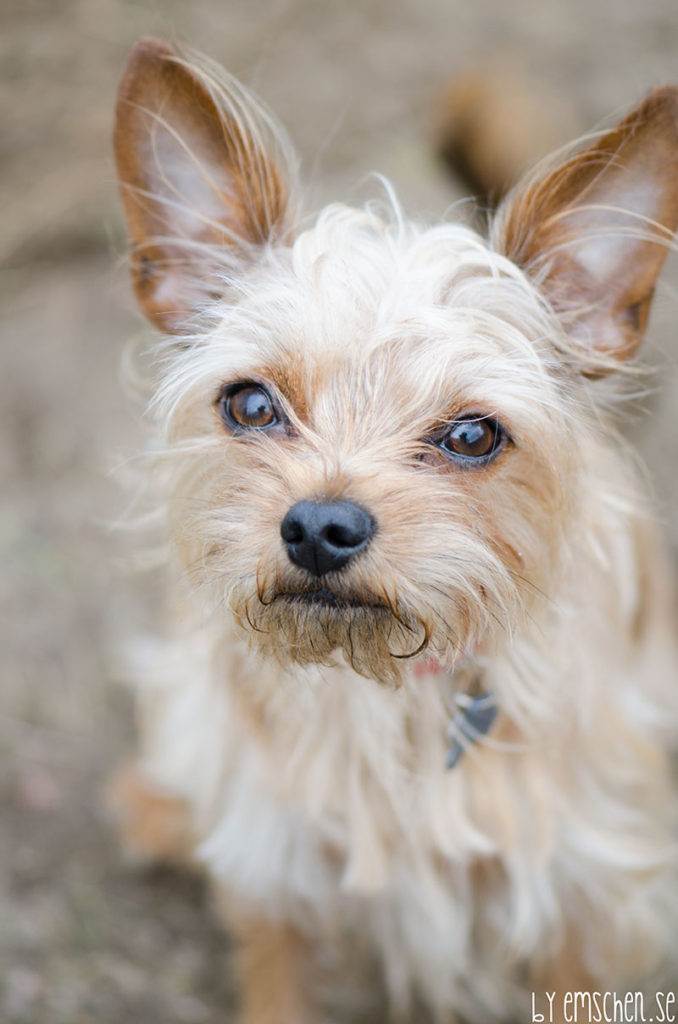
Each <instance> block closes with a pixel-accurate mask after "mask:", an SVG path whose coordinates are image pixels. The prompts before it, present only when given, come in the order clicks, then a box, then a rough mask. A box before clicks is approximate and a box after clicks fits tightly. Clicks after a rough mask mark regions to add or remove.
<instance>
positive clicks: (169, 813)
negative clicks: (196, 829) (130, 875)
mask: <svg viewBox="0 0 678 1024" xmlns="http://www.w3.org/2000/svg"><path fill="white" fill-rule="evenodd" d="M106 803H107V807H108V809H109V811H110V813H111V816H112V818H113V820H114V822H115V824H116V827H117V831H118V835H119V837H120V845H121V847H122V851H123V853H124V855H125V857H126V858H127V859H128V860H130V861H131V862H133V863H135V864H142V865H143V864H153V863H157V862H173V863H176V862H179V863H187V862H190V860H191V854H192V850H193V848H194V836H193V833H192V830H191V824H190V817H189V812H188V807H187V806H186V803H185V802H184V801H183V800H182V799H180V798H179V797H176V796H172V795H170V794H168V793H166V792H163V791H162V790H160V789H158V788H157V787H155V786H154V785H153V783H152V782H150V781H149V780H148V779H147V778H146V777H145V776H144V775H143V774H142V772H141V771H140V769H139V767H138V766H137V765H136V764H135V763H134V762H133V761H127V762H125V763H124V764H122V765H121V766H120V767H119V768H118V770H117V771H116V772H115V773H114V774H113V776H112V778H111V779H110V780H109V783H108V785H107V787H106Z"/></svg>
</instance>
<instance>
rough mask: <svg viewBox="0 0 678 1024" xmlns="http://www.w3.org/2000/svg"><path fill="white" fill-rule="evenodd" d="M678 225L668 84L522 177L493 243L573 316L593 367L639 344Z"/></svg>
mask: <svg viewBox="0 0 678 1024" xmlns="http://www.w3.org/2000/svg"><path fill="white" fill-rule="evenodd" d="M677 226H678V88H675V87H672V86H665V87H663V88H660V89H655V90H654V92H652V93H651V94H650V95H649V96H648V97H647V98H646V99H645V100H644V102H643V103H641V104H640V105H639V106H638V107H637V108H636V109H635V110H633V111H632V112H631V113H630V114H629V115H628V116H627V117H626V118H625V119H624V120H623V121H621V122H620V124H618V125H617V126H616V127H615V128H613V129H612V130H610V131H608V132H606V133H605V134H603V135H602V136H601V137H600V138H599V139H597V141H596V142H595V143H594V144H593V145H591V146H590V147H589V148H588V149H585V150H584V151H583V152H580V153H578V154H576V155H575V156H573V157H572V158H571V159H569V160H567V161H566V162H565V163H563V164H562V165H560V166H558V167H556V168H555V169H552V170H551V171H550V172H549V173H547V174H546V175H544V176H541V177H538V178H533V179H528V180H527V181H526V182H524V183H522V184H521V185H519V186H518V187H517V189H516V190H515V191H514V192H513V193H512V194H511V195H510V196H509V197H508V198H507V199H506V200H505V202H504V204H503V205H502V207H501V208H500V210H499V212H498V214H497V219H496V221H495V225H494V228H493V242H494V245H495V247H496V248H497V249H498V250H499V251H500V252H502V253H504V254H505V255H507V256H508V257H509V258H510V259H512V260H513V261H514V262H515V263H517V264H518V265H519V266H521V267H523V268H524V269H525V270H526V271H527V272H528V273H530V274H531V275H532V276H534V277H535V279H536V280H537V282H538V283H539V284H540V285H541V286H542V288H543V290H544V291H545V293H546V295H547V296H548V298H549V300H550V301H551V303H552V305H553V306H554V307H555V308H556V309H557V310H558V311H559V312H561V313H563V314H565V315H566V316H567V317H568V318H569V321H570V322H569V323H568V329H569V330H570V332H571V333H572V334H573V335H574V336H575V338H577V339H578V340H579V341H580V342H581V343H582V349H583V353H584V354H585V355H587V356H588V358H589V359H591V360H592V361H593V365H592V367H589V369H588V372H594V373H595V363H596V360H598V363H599V366H600V368H601V369H602V368H604V366H605V364H606V361H607V363H609V357H614V358H616V359H620V360H625V359H629V358H630V357H631V356H633V355H634V353H635V352H636V350H637V348H638V346H639V344H640V342H641V340H642V336H643V332H644V330H645V326H646V324H647V318H648V315H649V310H650V303H651V300H652V294H653V291H654V287H655V283H656V280H657V276H658V274H659V272H660V270H661V267H662V264H663V263H664V260H665V258H666V255H667V252H668V248H669V245H670V243H671V239H672V236H673V233H674V232H675V230H676V227H677ZM600 356H602V357H603V359H600V358H599V357H600Z"/></svg>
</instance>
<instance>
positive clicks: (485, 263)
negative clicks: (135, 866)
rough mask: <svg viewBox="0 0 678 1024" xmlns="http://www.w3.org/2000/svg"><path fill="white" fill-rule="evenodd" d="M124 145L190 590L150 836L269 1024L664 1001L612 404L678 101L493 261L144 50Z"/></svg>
mask: <svg viewBox="0 0 678 1024" xmlns="http://www.w3.org/2000/svg"><path fill="white" fill-rule="evenodd" d="M115 154H116V160H117V168H118V173H119V178H120V183H121V194H122V199H123V203H124V208H125V214H126V222H127V228H128V232H129V237H130V241H131V270H132V280H133V286H134V291H135V293H136V297H137V299H138V301H139V303H140V305H141V309H142V310H143V312H144V313H145V314H146V316H147V317H148V318H149V319H150V321H151V322H152V323H153V324H154V325H155V326H156V327H158V328H159V329H160V331H161V332H162V333H163V336H164V341H163V342H162V344H161V345H160V347H159V349H158V359H157V373H156V381H155V393H154V397H153V400H152V403H151V414H152V417H153V420H154V423H155V425H156V430H157V435H158V438H159V441H158V444H157V445H156V451H155V474H156V483H155V485H154V486H156V487H157V488H158V491H157V494H158V495H159V497H158V499H157V500H158V502H159V503H160V504H161V505H162V507H163V509H165V510H166V523H167V530H168V535H169V537H170V538H171V541H170V550H171V555H170V556H169V563H170V566H171V574H172V576H173V578H174V579H175V584H174V587H175V589H174V593H175V595H176V597H175V602H174V607H175V613H174V617H173V619H172V627H171V629H170V630H169V631H168V632H169V635H168V639H167V641H166V643H165V644H164V645H163V646H162V648H161V649H160V650H159V652H158V653H157V656H155V658H154V659H153V660H152V663H151V664H149V665H148V666H147V669H146V672H145V677H144V679H143V681H142V682H141V683H140V686H139V707H140V730H141V750H140V753H139V755H138V757H137V758H136V759H135V761H134V764H133V766H132V767H128V769H126V771H125V772H124V774H123V775H122V776H121V777H120V779H119V780H118V785H117V793H118V798H119V806H120V808H121V815H122V819H123V820H122V826H121V827H122V830H123V836H124V839H125V841H126V842H127V844H128V845H129V846H130V847H136V848H137V849H138V850H141V851H143V852H145V853H146V854H147V855H148V856H154V857H178V858H185V859H191V860H193V861H194V862H195V863H196V864H199V865H201V866H202V868H203V869H204V870H205V871H206V873H207V875H208V876H209V878H210V879H211V880H212V882H213V884H214V888H215V893H216V899H217V901H218V904H219V906H220V908H221V909H222V911H223V913H224V915H225V919H226V922H227V925H228V928H229V930H230V932H231V933H232V935H233V936H234V940H235V943H236V947H237V952H236V958H235V959H236V970H237V972H238V983H239V987H240V994H241V1009H240V1016H239V1018H238V1019H239V1020H240V1021H241V1024H319V1022H320V1021H321V1020H326V1019H328V1018H327V1017H326V1016H324V1014H326V1013H330V1014H332V1013H334V1014H339V1015H341V1014H342V1013H343V1014H344V1015H348V1017H349V1018H350V1019H353V1017H352V1016H351V1014H353V1013H357V1012H358V1010H359V1009H360V1006H361V1005H362V1004H360V1003H359V1001H357V1000H358V995H357V994H356V993H360V992H361V991H363V990H364V991H367V990H368V989H370V988H371V989H373V990H374V991H375V992H377V991H378V992H379V993H380V995H381V996H383V997H384V998H385V1004H386V1009H384V1010H383V1015H381V1016H379V1018H378V1019H391V1020H400V1021H402V1020H412V1021H417V1022H419V1021H423V1020H432V1021H435V1022H449V1021H456V1020H466V1021H470V1022H481V1021H487V1020H497V1021H502V1020H525V1019H529V1018H528V1017H527V1016H526V1015H527V1014H529V1013H530V1012H532V1018H531V1019H533V1020H535V1019H537V1020H538V1019H541V1020H543V1019H544V1016H543V1015H545V1014H546V1013H549V1014H550V1016H548V1017H547V1019H548V1020H568V1019H573V1018H572V1017H571V1016H569V1017H568V1014H567V1008H568V1003H567V1000H568V999H570V998H571V997H572V993H573V992H574V993H579V996H580V998H582V999H585V998H588V1000H589V1008H590V1006H591V1005H592V1004H591V1003H590V1000H591V999H598V998H599V997H600V996H601V994H603V995H604V996H606V995H608V994H610V993H617V994H619V993H625V992H630V993H632V994H633V992H634V991H635V990H638V991H640V992H642V991H644V989H643V986H645V988H648V986H651V985H652V984H653V979H656V978H657V977H660V976H661V972H662V971H667V970H671V969H673V967H674V965H675V947H676V937H677V935H678V931H677V928H676V925H677V923H678V886H677V885H676V810H677V806H678V805H677V800H676V790H675V787H674V781H673V777H672V753H673V750H674V747H675V739H676V725H677V723H678V704H677V701H676V689H677V688H676V682H677V681H678V675H677V674H676V648H675V638H674V626H675V612H674V605H673V603H672V602H673V598H672V589H671V588H672V585H671V579H670V573H669V570H668V567H667V566H668V563H667V558H666V555H665V554H664V553H663V550H662V543H661V540H660V538H659V536H658V531H657V529H656V528H655V526H654V524H653V521H652V515H651V514H648V512H647V509H646V505H647V488H646V487H644V486H643V484H642V482H640V481H639V478H638V473H637V469H636V468H635V464H634V459H633V456H632V455H631V454H630V453H629V450H628V447H627V445H626V443H625V442H623V441H622V440H621V439H620V436H619V434H618V432H617V426H616V423H617V420H616V409H617V408H618V406H619V404H620V400H621V399H622V398H623V396H624V395H625V394H626V392H627V391H628V382H629V381H630V382H632V384H633V382H634V381H636V380H637V370H636V369H635V365H636V364H635V362H634V357H635V355H636V352H637V350H638V348H639V345H640V342H641V339H642V337H643V334H644V331H645V327H646V324H647V320H648V314H649V309H650V303H651V300H652V295H653V291H654V289H655V284H656V281H657V278H658V275H659V272H660V270H661V268H662V265H663V263H664V259H665V256H666V253H667V251H668V250H669V248H670V246H671V243H672V237H673V233H674V231H675V229H676V226H677V224H678V89H677V88H673V87H663V88H658V89H656V90H655V91H653V92H652V93H651V94H650V95H649V96H648V97H647V98H646V99H644V100H643V102H641V103H640V105H639V106H637V107H636V108H635V109H634V110H632V111H631V113H630V114H628V116H626V117H625V118H624V119H623V120H621V122H620V123H619V124H617V125H616V126H615V127H612V128H611V129H609V130H607V131H605V132H602V133H599V134H597V135H596V136H595V137H590V138H589V140H588V142H587V143H584V144H583V146H582V147H580V148H578V149H576V148H575V149H573V150H571V151H569V152H568V153H567V154H565V155H563V154H562V153H561V155H560V157H559V158H557V159H555V160H554V161H551V162H549V163H548V164H543V165H541V166H539V167H538V168H537V170H536V171H535V172H534V173H533V174H531V175H529V176H528V177H527V178H526V179H524V180H523V181H522V182H520V183H519V184H518V185H517V186H516V187H515V188H514V189H513V191H512V192H511V193H510V194H509V195H508V197H507V198H506V199H505V200H504V201H503V203H502V204H501V205H500V206H499V208H498V210H497V212H496V215H495V216H494V218H493V221H492V223H491V225H490V227H489V230H488V232H487V235H486V236H481V235H480V234H478V233H476V232H475V231H474V230H472V229H471V228H470V227H467V226H464V225H461V224H455V223H448V222H444V223H439V224H437V225H433V226H426V225H422V224H418V223H414V222H411V221H409V220H407V219H406V218H405V216H404V215H403V213H402V211H401V209H400V208H399V206H398V203H397V200H396V199H395V197H394V195H393V193H392V192H391V191H389V192H388V196H387V199H386V200H385V201H383V202H372V203H368V204H367V205H365V206H364V207H361V208H351V207H348V206H344V205H340V204H336V205H330V206H328V207H327V208H325V209H323V210H322V211H321V212H320V214H319V215H318V216H317V217H316V218H315V219H314V220H312V221H311V220H308V219H305V220H302V213H301V206H300V189H299V185H298V182H297V173H296V160H295V157H294V153H293V151H292V149H291V147H290V145H289V142H288V140H287V138H286V136H285V134H284V133H283V132H282V130H281V129H280V128H279V126H278V125H277V123H276V121H275V120H274V118H273V117H272V116H271V115H270V114H269V113H268V112H267V111H266V110H265V109H264V108H263V107H262V105H261V104H260V103H259V102H258V101H257V100H255V99H254V98H253V97H252V96H251V95H250V94H249V93H248V92H247V91H246V90H245V89H244V88H243V87H242V86H241V85H239V84H238V83H237V82H236V81H235V80H233V79H232V78H230V77H229V76H228V75H227V74H226V73H225V72H223V71H222V70H221V69H220V68H219V67H218V66H217V65H216V64H214V63H211V62H210V61H208V60H206V59H205V58H201V57H199V56H196V55H194V54H190V53H179V52H178V51H177V50H175V49H174V48H172V47H170V46H169V45H167V44H165V43H163V42H160V41H157V40H153V39H144V40H141V41H140V42H139V43H138V44H137V46H136V48H135V49H134V51H133V53H132V55H131V57H130V60H129V63H128V66H127V68H126V70H125V72H124V76H123V78H122V82H121V85H120V91H119V96H118V104H117V119H116V128H115ZM363 975H364V977H363ZM333 979H334V980H333ZM333 986H334V987H333ZM648 990H649V989H648ZM328 1006H329V1009H328ZM332 1007H334V1009H332ZM370 1012H372V1014H373V1015H372V1017H371V1018H370V1019H372V1020H374V1019H377V1017H376V1013H377V1011H375V1010H372V1011H370ZM379 1013H380V1014H382V1011H379ZM535 1014H536V1016H535ZM540 1014H541V1015H542V1016H539V1015H540ZM332 1019H338V1018H337V1017H332ZM608 1019H609V1018H608Z"/></svg>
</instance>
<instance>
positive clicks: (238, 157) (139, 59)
mask: <svg viewBox="0 0 678 1024" xmlns="http://www.w3.org/2000/svg"><path fill="white" fill-rule="evenodd" d="M114 146H115V158H116V163H117V168H118V177H119V180H120V187H121V192H122V197H123V202H124V207H125V214H126V219H127V228H128V232H129V235H130V240H131V243H132V257H131V259H132V279H133V283H134V289H135V291H136V295H137V298H138V300H139V303H140V304H141V307H142V309H143V311H144V312H145V314H146V316H147V317H148V318H149V319H150V320H151V321H152V322H153V323H154V324H156V326H159V327H160V328H162V329H163V330H165V331H169V332H174V331H178V330H180V328H181V325H182V323H183V322H185V320H186V319H187V317H188V316H189V315H190V314H191V313H193V312H194V311H195V310H196V309H199V308H200V306H201V305H202V304H203V303H204V301H205V299H207V298H208V297H209V296H210V295H211V294H213V293H214V291H215V288H218V283H217V282H216V276H217V275H218V273H219V269H221V271H222V276H223V272H224V267H228V265H229V259H233V258H235V259H236V260H237V259H240V258H247V256H248V255H251V254H252V252H253V250H255V249H256V247H258V246H259V245H261V244H262V243H264V242H266V241H268V240H271V239H273V238H281V239H284V238H285V236H286V233H287V232H288V231H289V230H290V222H291V215H292V211H291V197H290V193H291V180H292V179H293V177H294V173H293V160H292V159H291V158H290V157H289V152H288V147H287V143H286V140H285V139H284V137H282V135H281V134H280V132H279V131H277V130H276V128H275V126H274V125H273V122H272V120H271V118H270V117H269V116H268V115H267V114H266V113H265V112H264V111H263V110H262V109H261V108H260V107H258V105H257V103H256V101H255V100H253V99H252V98H251V97H250V96H249V95H248V94H247V93H246V92H245V90H244V89H243V88H242V87H241V86H239V85H238V84H237V83H236V82H235V81H234V80H232V79H230V78H228V77H227V76H226V75H225V74H224V73H223V72H221V71H220V69H218V68H216V67H213V66H211V65H208V64H206V63H200V62H199V61H198V60H185V59H183V58H182V57H180V56H179V55H178V54H177V53H176V52H175V51H174V50H173V49H172V48H171V47H169V46H168V45H167V44H165V43H163V42H160V41H158V40H156V39H142V40H140V41H139V42H138V43H137V45H136V46H135V48H134V50H133V51H132V54H131V56H130V59H129V62H128V64H127V67H126V69H125V73H124V75H123V78H122V81H121V83H120V87H119V91H118V101H117V107H116V123H115V136H114ZM215 247H219V249H220V251H221V255H222V259H221V260H220V259H219V256H218V252H217V249H216V248H215ZM226 257H227V258H226Z"/></svg>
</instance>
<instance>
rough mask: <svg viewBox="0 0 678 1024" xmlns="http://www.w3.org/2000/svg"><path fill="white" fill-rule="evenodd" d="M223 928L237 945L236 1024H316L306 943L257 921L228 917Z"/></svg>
mask: <svg viewBox="0 0 678 1024" xmlns="http://www.w3.org/2000/svg"><path fill="white" fill-rule="evenodd" d="M228 923H229V926H230V930H231V933H232V934H233V936H234V938H235V941H236V943H237V948H236V960H235V962H236V971H237V980H238V984H239V991H240V1015H239V1017H238V1024H319V1021H320V1013H319V1010H318V1007H317V1005H316V1000H315V998H314V993H313V973H314V972H313V963H312V960H313V956H312V950H311V948H310V945H309V943H308V941H307V940H306V939H305V938H304V937H303V936H302V935H301V934H300V933H299V932H298V931H297V930H296V929H294V928H293V927H292V926H290V925H286V924H273V923H272V922H270V921H267V920H266V919H264V918H261V917H251V918H250V917H242V916H240V915H239V916H237V917H236V918H235V919H234V918H233V917H232V916H230V915H229V922H228Z"/></svg>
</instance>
